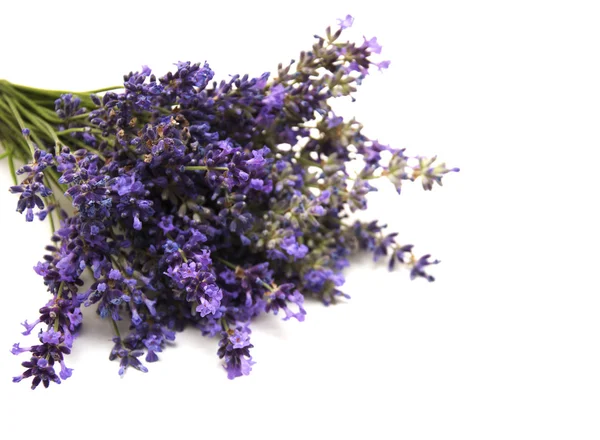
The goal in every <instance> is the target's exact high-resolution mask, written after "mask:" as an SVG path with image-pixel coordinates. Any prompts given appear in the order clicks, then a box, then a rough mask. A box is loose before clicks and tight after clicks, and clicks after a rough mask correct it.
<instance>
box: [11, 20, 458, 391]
mask: <svg viewBox="0 0 600 440" xmlns="http://www.w3.org/2000/svg"><path fill="white" fill-rule="evenodd" d="M353 22H354V19H353V18H352V17H351V16H346V17H345V18H344V19H340V20H339V21H338V25H339V26H338V27H337V28H336V29H331V28H328V29H327V30H326V32H325V37H319V36H317V37H316V41H315V42H314V44H313V45H312V48H311V50H309V51H305V52H302V53H301V54H300V56H299V57H298V61H297V62H292V63H291V64H287V65H283V64H280V65H279V66H278V68H277V70H276V72H275V73H274V75H273V76H272V77H271V75H270V74H268V73H265V74H263V75H261V76H259V77H257V78H251V77H249V76H248V75H243V76H240V75H235V76H233V77H231V78H229V79H228V80H226V81H225V80H223V81H220V82H216V81H213V76H214V73H213V71H212V70H211V68H210V66H209V65H208V64H207V63H204V64H192V63H190V62H178V63H176V64H175V66H176V69H175V71H174V72H169V73H167V74H166V75H163V76H161V77H157V76H156V75H154V74H153V73H152V72H151V70H150V69H149V68H148V67H146V66H144V67H143V68H142V69H141V71H138V72H131V73H129V74H127V75H125V77H124V84H123V86H122V87H107V88H101V89H98V90H94V91H92V92H90V93H81V94H77V93H71V92H66V91H52V90H42V89H36V88H32V87H27V86H22V85H16V84H12V83H9V82H8V81H0V159H7V160H8V163H9V169H10V172H11V174H12V177H13V180H14V185H13V186H11V188H10V191H11V192H12V193H14V194H15V195H16V197H18V200H17V211H18V212H20V213H24V214H25V219H26V221H33V220H34V218H35V217H38V219H40V220H44V219H45V218H48V219H49V222H50V224H51V229H52V235H51V238H50V244H49V245H48V246H47V247H46V255H44V256H43V259H42V260H41V261H40V262H39V263H38V264H37V265H36V266H35V267H34V271H35V272H36V273H37V274H38V275H39V276H41V277H42V278H43V280H44V284H45V286H46V288H47V289H48V292H49V293H50V299H49V301H48V302H47V303H46V304H45V305H44V306H43V307H42V308H41V309H40V310H39V315H38V316H37V317H36V318H35V320H34V321H33V322H31V323H29V322H28V321H25V322H24V323H23V326H24V327H25V332H24V334H30V333H31V332H32V331H36V332H37V336H38V339H39V344H36V345H33V346H31V347H21V346H20V345H19V344H15V345H14V346H13V347H12V349H11V352H12V353H14V354H21V353H28V356H29V357H30V360H28V361H25V362H23V363H22V365H23V367H24V371H23V372H22V373H21V375H19V376H16V377H15V378H14V379H13V380H14V381H15V382H20V381H22V380H23V379H32V388H36V387H37V386H38V385H40V384H42V385H44V386H45V387H47V386H49V384H50V383H52V382H54V383H60V382H61V381H64V380H66V379H67V378H69V377H70V376H71V375H72V369H71V368H68V367H67V366H66V364H65V362H66V361H67V360H66V358H67V357H68V354H70V352H71V349H72V348H73V341H74V339H75V338H76V337H77V334H78V332H79V329H80V327H81V325H82V322H83V318H82V314H81V308H82V307H92V306H93V307H95V309H96V311H97V313H98V315H99V316H100V317H101V318H102V319H106V320H107V321H110V323H109V324H107V325H110V326H111V327H112V329H113V331H114V338H113V342H114V346H113V348H112V350H111V352H110V355H109V359H111V360H118V361H119V370H118V371H119V374H121V375H122V374H124V373H125V371H127V369H128V368H129V367H133V368H134V369H137V370H139V371H142V372H146V371H148V368H147V367H146V366H145V364H144V363H152V362H155V361H157V360H158V359H159V354H160V353H162V351H163V350H164V349H166V348H167V347H168V346H169V345H171V343H172V341H173V340H174V339H175V333H176V332H177V331H181V330H183V329H184V328H185V327H193V328H196V329H199V330H200V331H201V332H202V333H203V334H204V335H207V336H212V337H218V338H219V343H218V349H217V354H218V356H219V358H221V359H223V362H224V368H225V370H226V372H227V376H228V377H229V378H230V379H233V378H235V377H238V376H243V375H247V374H248V373H249V372H250V371H251V369H252V367H253V365H254V364H255V362H254V360H253V359H252V356H251V353H250V350H251V349H252V347H253V346H252V344H251V343H250V334H251V330H250V326H251V322H252V319H253V318H255V317H256V316H258V315H261V314H264V313H272V314H275V315H279V316H283V319H284V320H289V319H296V320H298V321H303V320H304V319H305V317H306V311H305V309H304V301H305V298H307V297H312V298H316V299H318V300H320V301H322V302H323V303H325V304H331V303H334V302H336V301H338V300H340V299H343V298H348V296H347V295H346V294H345V293H343V291H342V286H343V284H344V277H343V273H342V272H343V269H344V268H345V267H347V266H348V264H349V257H350V256H351V255H352V254H353V253H354V252H357V251H361V250H362V251H370V252H372V253H373V255H374V258H375V259H382V258H384V259H386V261H387V264H388V267H389V268H390V269H394V268H396V267H397V266H401V265H403V266H405V267H407V268H408V270H409V273H410V277H411V278H413V279H414V278H423V279H426V280H428V281H433V276H431V275H430V274H429V273H428V270H429V269H430V268H431V266H432V265H435V264H437V263H438V261H437V260H435V259H431V257H430V256H429V255H424V256H418V255H416V254H414V252H413V246H412V245H408V244H405V243H401V242H399V241H398V240H397V237H398V234H397V233H388V232H387V231H386V228H385V225H382V224H380V223H378V222H377V221H372V222H362V221H353V220H352V213H353V212H355V211H357V210H365V209H366V208H367V202H368V197H367V196H368V194H369V193H371V192H372V191H375V187H373V186H372V185H371V181H373V180H377V179H382V180H387V181H389V182H391V184H392V185H393V186H394V187H395V188H396V190H397V192H398V193H400V192H401V189H402V187H403V186H404V185H405V184H409V183H411V182H413V181H420V182H421V185H422V186H423V188H424V189H425V190H431V189H432V188H433V187H434V186H435V185H436V184H437V185H441V184H442V178H443V176H445V175H446V174H447V173H449V172H454V171H458V169H456V168H447V167H446V166H445V165H444V164H443V163H438V162H437V161H436V158H435V157H433V158H426V157H421V156H408V155H406V154H405V150H402V149H396V148H393V147H390V146H387V145H384V144H383V143H381V142H379V141H378V140H375V139H370V138H368V137H367V136H366V135H365V134H363V132H362V128H363V127H362V124H360V123H359V122H358V121H356V120H355V119H344V118H343V117H342V116H339V115H337V114H335V113H334V111H333V109H332V107H331V103H332V101H333V100H334V99H335V98H337V97H343V96H351V97H352V96H353V94H354V93H355V92H356V90H357V87H358V86H359V85H360V84H361V82H362V81H364V80H367V79H369V80H370V78H369V77H370V75H371V72H372V71H373V69H376V70H382V69H385V68H387V67H388V66H389V61H385V60H383V61H382V60H379V59H378V57H377V55H378V54H380V52H381V46H380V44H379V42H378V41H377V39H376V38H371V39H366V38H365V39H364V41H362V42H360V43H354V42H350V41H343V40H341V35H342V33H343V30H344V29H346V28H348V27H350V26H352V25H353ZM357 163H359V164H361V166H360V170H359V172H358V173H355V172H352V173H351V172H350V170H351V169H356V166H355V165H356V164H357ZM57 194H58V195H64V196H65V197H64V198H61V197H56V195H57ZM67 205H70V206H67ZM69 212H70V214H69ZM84 272H86V273H88V274H89V275H91V283H89V284H88V285H86V284H85V283H84V281H83V279H82V278H83V273H84ZM120 321H122V322H120ZM119 328H121V330H120V329H119ZM124 328H126V329H127V331H122V329H124ZM142 357H144V358H143V359H142Z"/></svg>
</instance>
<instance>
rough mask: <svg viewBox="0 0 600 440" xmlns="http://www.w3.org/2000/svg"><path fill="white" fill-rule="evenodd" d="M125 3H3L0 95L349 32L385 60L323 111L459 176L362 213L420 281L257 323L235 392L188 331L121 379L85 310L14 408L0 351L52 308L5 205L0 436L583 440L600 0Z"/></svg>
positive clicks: (21, 230)
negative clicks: (52, 382) (49, 368)
mask: <svg viewBox="0 0 600 440" xmlns="http://www.w3.org/2000/svg"><path fill="white" fill-rule="evenodd" d="M136 3H138V4H137V5H136V6H134V5H133V2H124V1H122V2H117V3H114V4H113V3H110V2H94V3H93V4H94V6H93V7H92V6H87V2H79V4H78V5H77V4H73V5H62V4H61V2H35V3H34V2H8V1H4V2H2V3H1V4H0V17H1V20H2V26H1V27H0V44H1V49H0V78H5V79H8V80H10V81H13V82H17V83H22V84H28V85H32V86H38V87H46V88H58V89H74V90H84V89H90V88H96V87H102V86H106V85H112V84H118V83H119V81H120V79H121V76H122V74H123V73H125V72H128V71H129V70H136V69H139V68H140V67H141V65H143V64H148V65H149V66H151V67H152V68H153V69H154V71H155V72H157V73H163V72H165V71H166V69H169V68H172V67H171V63H173V62H176V61H179V60H191V61H204V60H208V61H209V62H210V64H211V67H213V69H214V70H215V72H216V76H217V77H218V78H224V77H226V75H228V74H231V73H237V72H241V73H244V72H248V73H250V74H253V75H259V74H260V73H262V72H263V71H267V70H271V71H272V70H273V69H275V67H276V65H277V63H278V62H279V61H283V62H287V61H289V59H291V58H294V57H297V54H298V53H299V51H300V50H302V49H304V48H309V47H310V45H311V44H312V42H313V40H312V35H313V34H315V33H321V32H322V31H323V30H324V28H325V27H326V25H327V24H334V23H335V19H336V18H338V17H342V16H344V15H345V14H346V13H351V14H353V15H354V16H355V17H356V21H355V24H354V27H353V29H352V32H349V33H348V35H349V36H352V37H353V38H357V39H358V38H360V37H361V36H362V35H363V34H364V35H366V36H369V37H370V36H373V35H376V36H377V37H378V38H379V41H380V42H381V43H382V44H383V48H384V52H383V57H384V58H385V59H391V61H392V65H391V68H390V69H389V70H388V71H386V72H385V73H383V74H379V73H374V74H373V75H372V76H371V77H369V78H368V79H367V80H366V81H365V83H364V86H363V87H362V89H361V90H360V91H359V93H358V94H357V95H356V97H357V102H356V103H354V104H352V105H346V104H343V105H340V107H339V108H340V111H341V112H343V114H344V115H345V116H348V117H351V116H356V117H357V118H358V119H359V120H361V121H362V122H364V124H365V126H366V128H365V131H366V133H367V134H368V135H370V136H372V137H377V138H379V139H380V140H382V141H383V142H387V143H390V144H392V145H394V146H400V147H407V148H408V151H409V152H413V153H416V154H438V155H439V156H440V157H442V158H443V159H444V160H445V161H446V162H447V163H448V165H449V166H460V167H461V169H462V171H461V172H460V173H459V174H457V175H451V176H448V178H447V179H446V184H445V185H444V187H443V188H436V189H435V190H434V191H433V192H431V193H424V192H423V191H421V190H419V188H418V187H417V186H414V188H411V189H409V190H407V191H406V193H405V194H404V195H403V196H402V197H399V198H398V197H396V196H395V195H394V192H393V191H392V190H391V189H390V188H389V187H383V188H382V190H381V192H380V193H378V194H376V195H375V196H374V197H372V198H371V205H370V210H369V213H368V216H367V217H371V218H378V219H382V220H383V221H386V222H387V223H388V224H389V225H390V227H391V228H392V229H397V230H400V231H401V234H400V237H401V239H402V240H403V241H404V242H407V243H414V244H416V251H417V252H419V253H428V252H431V253H432V254H434V256H436V257H438V258H440V259H441V260H442V263H441V264H440V265H439V266H437V267H436V268H435V270H434V273H435V275H436V277H437V281H436V282H435V283H432V284H428V283H426V282H422V281H416V282H410V281H409V280H408V277H407V274H406V273H404V272H395V273H391V274H390V273H387V271H386V270H385V268H384V267H380V266H377V265H373V264H372V263H371V261H370V260H369V259H368V258H362V259H357V260H356V261H355V264H354V266H353V267H352V269H350V270H349V271H348V273H347V285H346V291H347V292H348V293H349V294H351V295H352V300H351V301H349V302H348V303H347V304H342V305H339V306H335V307H329V308H325V307H323V306H321V305H320V304H313V303H311V304H309V305H308V306H307V309H308V316H307V320H306V322H304V323H301V324H300V323H289V322H282V321H280V319H279V318H274V317H268V318H265V319H262V320H260V322H257V323H256V325H255V326H254V329H255V330H254V333H253V343H254V345H255V349H254V352H253V353H254V358H255V360H256V361H257V362H258V363H257V364H256V365H255V367H254V371H253V372H252V374H251V375H250V376H249V377H243V378H240V379H237V380H234V381H228V380H227V378H226V375H225V373H224V371H222V369H221V367H220V364H219V361H218V359H217V357H216V355H215V352H216V341H215V340H209V339H205V338H202V337H201V336H199V335H198V334H196V333H194V332H193V331H189V332H185V333H184V334H182V335H180V336H178V339H177V343H176V347H175V348H173V349H168V350H166V351H165V352H164V353H163V355H162V356H161V361H160V362H158V363H155V364H152V365H150V372H149V373H148V374H145V375H144V374H141V373H138V372H135V371H131V372H128V373H127V374H126V377H125V378H124V379H120V378H119V376H118V375H117V369H118V365H117V364H116V363H111V362H109V361H108V359H107V357H108V353H109V350H110V348H111V342H110V337H111V331H110V326H109V324H108V323H106V322H103V321H101V320H100V319H99V318H97V317H96V316H94V315H93V313H89V312H91V311H88V313H87V314H86V321H85V324H84V328H83V330H82V333H81V336H80V338H79V339H77V340H76V343H75V347H74V353H73V355H72V356H70V363H69V364H70V366H71V367H73V368H75V371H74V375H73V377H72V378H71V379H69V380H67V381H66V382H64V383H63V384H62V385H60V386H52V387H51V388H50V389H48V390H43V389H40V390H37V391H35V392H31V391H30V390H29V388H28V385H27V384H25V383H21V384H12V383H11V377H12V376H13V375H17V374H19V373H20V371H21V368H20V366H19V363H20V362H22V361H23V360H25V356H20V357H15V356H12V355H11V354H10V353H9V349H10V347H11V345H12V343H13V342H17V341H21V342H23V341H24V340H25V341H26V338H24V337H22V336H21V335H20V331H21V327H20V325H19V323H20V322H22V321H23V320H24V319H26V318H27V319H29V320H32V319H35V317H36V312H37V309H38V308H39V307H40V306H41V305H42V304H43V303H45V301H46V297H47V293H46V292H45V289H44V286H43V284H42V282H41V279H40V278H39V277H37V276H36V275H35V274H34V272H33V271H32V266H33V265H34V264H35V263H36V262H37V261H38V259H39V258H40V257H41V255H42V254H43V247H44V245H45V244H46V242H47V240H48V236H49V229H48V225H46V224H45V223H39V222H35V223H32V224H26V223H25V219H24V217H23V216H20V215H19V214H17V213H15V212H14V209H15V206H16V200H17V198H16V196H13V195H10V194H9V193H8V192H7V191H4V190H3V191H0V274H1V276H0V295H1V298H2V299H1V304H2V309H1V310H2V314H1V318H0V326H1V330H0V348H1V349H0V396H1V397H0V399H1V400H0V402H1V405H2V406H3V408H2V410H1V411H0V421H1V423H0V438H3V439H10V438H16V437H17V435H18V436H19V437H22V436H24V435H35V436H39V435H52V436H56V437H57V438H63V439H75V438H110V437H113V438H125V436H126V435H136V436H139V437H140V438H167V437H166V436H169V437H168V438H171V437H175V436H176V435H184V434H187V435H193V436H194V438H220V439H228V438H235V437H241V438H245V439H254V438H257V439H258V438H260V439H270V438H307V437H309V436H310V437H312V438H315V439H322V438H349V437H350V438H361V439H362V438H373V439H400V438H402V439H454V438H457V439H461V440H464V439H578V440H583V439H598V438H600V419H599V417H598V416H599V411H600V353H599V347H600V314H599V311H600V289H599V288H598V277H597V275H596V276H595V275H594V271H595V270H597V269H596V266H597V263H598V256H597V255H598V252H597V250H598V246H599V245H600V240H599V234H598V224H599V221H600V218H599V216H598V214H597V211H596V206H597V205H598V192H597V189H598V178H597V167H598V159H599V158H600V154H599V152H598V151H599V149H598V147H599V141H600V130H599V128H600V127H599V121H600V59H599V49H600V26H599V25H598V23H599V21H600V10H599V8H598V2H594V1H590V2H584V1H573V0H571V1H562V2H559V1H507V0H504V1H485V2H481V1H454V2H447V1H414V2H404V1H400V2H389V1H386V2H378V1H368V2H349V1H344V2H323V1H298V2H290V3H286V2H274V3H272V4H267V3H265V2H257V1H255V2H240V4H234V3H232V2H210V3H207V2H201V1H194V2H190V3H189V4H185V3H184V2H174V1H171V2H158V3H156V4H151V3H150V2H136ZM84 4H85V6H84ZM9 185H10V179H9V176H8V170H7V166H6V163H2V164H0V187H3V188H7V187H8V186H9Z"/></svg>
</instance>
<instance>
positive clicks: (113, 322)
mask: <svg viewBox="0 0 600 440" xmlns="http://www.w3.org/2000/svg"><path fill="white" fill-rule="evenodd" d="M110 322H112V326H113V330H114V331H115V334H116V335H117V338H119V341H122V340H121V332H120V331H119V327H117V322H116V321H115V320H114V319H113V318H112V317H111V318H110Z"/></svg>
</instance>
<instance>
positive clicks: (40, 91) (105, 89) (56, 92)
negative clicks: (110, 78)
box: [2, 80, 123, 96]
mask: <svg viewBox="0 0 600 440" xmlns="http://www.w3.org/2000/svg"><path fill="white" fill-rule="evenodd" d="M2 81H3V82H6V83H7V84H10V85H11V86H12V87H14V88H16V89H19V90H21V91H24V92H29V93H35V94H37V95H41V96H60V95H67V94H71V95H91V94H93V93H102V92H109V91H111V90H118V89H122V88H123V87H122V86H111V87H102V88H100V89H95V90H87V91H85V92H70V91H66V90H48V89H38V88H36V87H29V86H23V85H21V84H13V83H10V82H8V81H4V80H2Z"/></svg>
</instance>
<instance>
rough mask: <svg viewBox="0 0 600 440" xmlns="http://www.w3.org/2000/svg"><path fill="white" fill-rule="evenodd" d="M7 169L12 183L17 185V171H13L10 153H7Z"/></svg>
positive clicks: (13, 165) (13, 163) (13, 164)
mask: <svg viewBox="0 0 600 440" xmlns="http://www.w3.org/2000/svg"><path fill="white" fill-rule="evenodd" d="M8 169H9V170H10V175H11V176H12V179H13V183H14V184H15V185H18V183H19V182H17V173H16V172H15V161H14V159H13V155H12V154H9V155H8Z"/></svg>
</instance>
